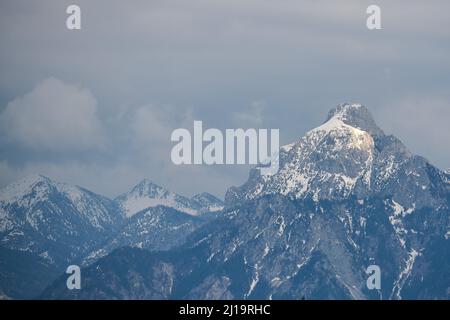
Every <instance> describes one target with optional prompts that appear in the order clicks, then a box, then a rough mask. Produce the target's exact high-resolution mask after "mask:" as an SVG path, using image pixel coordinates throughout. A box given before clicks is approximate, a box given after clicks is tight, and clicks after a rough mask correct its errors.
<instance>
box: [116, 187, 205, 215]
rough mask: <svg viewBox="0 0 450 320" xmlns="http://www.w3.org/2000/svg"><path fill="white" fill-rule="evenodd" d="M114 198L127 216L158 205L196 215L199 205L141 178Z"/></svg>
mask: <svg viewBox="0 0 450 320" xmlns="http://www.w3.org/2000/svg"><path fill="white" fill-rule="evenodd" d="M115 200H116V201H117V202H118V203H119V205H120V206H121V207H122V209H123V210H124V212H125V214H126V216H127V217H131V216H133V215H134V214H136V213H138V212H139V211H141V210H143V209H146V208H150V207H156V206H159V205H161V206H166V207H170V208H174V209H177V210H179V211H182V212H185V213H187V214H190V215H197V214H198V210H199V205H198V204H197V203H196V202H195V201H192V200H191V199H189V198H186V197H183V196H181V195H178V194H176V193H174V192H171V191H169V190H167V189H165V188H163V187H161V186H159V185H157V184H155V183H153V182H152V181H150V180H149V179H144V180H142V181H141V182H139V183H138V184H137V185H136V186H135V187H133V188H132V189H131V191H130V192H127V193H124V194H122V195H120V196H118V197H117V198H116V199H115Z"/></svg>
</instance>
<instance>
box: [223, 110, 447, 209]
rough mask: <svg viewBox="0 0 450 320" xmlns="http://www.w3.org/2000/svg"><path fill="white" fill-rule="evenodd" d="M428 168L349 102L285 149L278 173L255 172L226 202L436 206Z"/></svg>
mask: <svg viewBox="0 0 450 320" xmlns="http://www.w3.org/2000/svg"><path fill="white" fill-rule="evenodd" d="M429 168H430V165H429V163H428V162H427V161H426V160H425V159H424V158H422V157H418V156H414V155H412V154H411V153H410V152H409V151H408V149H407V148H406V147H405V146H404V145H403V144H402V143H401V142H400V141H399V140H398V139H396V138H395V137H393V136H391V135H385V134H384V133H383V131H382V130H381V129H380V128H379V127H378V126H377V124H376V123H375V121H374V120H373V118H372V116H371V115H370V112H369V111H368V109H367V108H366V107H364V106H363V105H361V104H347V103H346V104H340V105H338V106H337V107H335V108H333V109H332V110H331V111H330V112H329V114H328V117H327V120H326V121H325V122H324V123H323V124H322V125H320V126H319V127H317V128H315V129H312V130H310V131H309V132H307V133H306V134H305V135H304V136H303V137H302V138H301V139H300V140H298V141H297V142H295V143H292V144H289V145H286V146H284V147H282V148H281V150H280V169H279V171H278V173H276V174H275V175H273V176H262V175H260V174H259V171H258V170H253V171H252V172H251V174H250V178H249V180H248V181H247V182H246V183H245V184H244V185H242V186H241V187H238V188H236V187H233V188H230V189H229V190H228V192H227V195H226V197H225V199H226V203H227V204H228V203H235V202H236V201H242V200H250V199H254V198H257V197H260V196H263V195H268V194H281V195H289V196H291V197H293V198H296V199H300V198H306V197H309V198H312V199H313V200H314V201H316V202H317V201H319V200H339V199H345V198H347V197H348V196H349V195H351V194H352V195H354V196H356V197H357V198H359V199H362V198H364V197H366V196H368V195H369V194H372V193H382V194H385V195H386V196H392V195H394V198H395V201H396V202H397V203H400V204H401V205H402V206H404V207H405V208H412V207H414V206H416V207H419V204H420V205H423V206H425V205H432V200H431V199H432V198H433V193H431V192H430V191H429V190H431V188H432V185H431V183H430V180H429V178H428V177H429V172H428V170H429ZM436 175H437V176H438V175H439V174H437V173H436ZM442 176H443V175H442ZM399 181H404V182H403V183H399Z"/></svg>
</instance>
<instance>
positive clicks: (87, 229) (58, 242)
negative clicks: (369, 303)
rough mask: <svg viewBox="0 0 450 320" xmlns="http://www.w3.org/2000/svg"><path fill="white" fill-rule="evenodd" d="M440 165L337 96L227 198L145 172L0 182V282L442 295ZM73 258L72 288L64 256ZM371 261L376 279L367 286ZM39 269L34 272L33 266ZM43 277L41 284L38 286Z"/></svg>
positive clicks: (11, 288)
mask: <svg viewBox="0 0 450 320" xmlns="http://www.w3.org/2000/svg"><path fill="white" fill-rule="evenodd" d="M449 219H450V174H449V173H448V172H444V171H441V170H439V169H438V168H436V167H434V166H433V165H432V164H430V163H429V162H428V161H427V160H426V159H424V158H422V157H419V156H415V155H413V154H411V153H410V152H409V151H408V150H407V148H406V147H405V146H404V145H403V144H402V143H401V142H400V141H399V140H398V139H397V138H395V137H393V136H391V135H386V134H385V133H384V132H383V131H382V130H381V129H380V128H379V127H378V126H377V125H376V123H375V122H374V120H373V118H372V117H371V115H370V113H369V111H368V110H367V108H365V107H364V106H362V105H359V104H342V105H339V106H337V107H336V108H334V109H332V110H331V111H330V113H329V115H328V117H327V119H326V121H325V122H324V123H323V124H322V125H321V126H319V127H317V128H315V129H313V130H311V131H309V132H308V133H306V135H305V136H303V137H302V138H301V139H299V140H298V141H297V142H294V143H292V144H289V145H286V146H283V147H282V148H281V150H280V170H279V171H278V173H277V174H275V175H273V176H264V175H261V174H260V172H259V168H255V169H253V170H251V172H250V176H249V179H248V181H247V182H246V183H245V184H243V185H242V186H239V187H232V188H230V189H229V190H228V192H227V194H226V196H225V203H222V202H221V201H220V200H219V199H217V198H215V197H214V196H212V195H209V194H200V195H197V196H194V197H192V198H186V197H183V196H180V195H177V194H175V193H172V192H170V191H168V190H165V189H163V188H161V187H159V186H157V185H155V184H153V183H151V182H150V181H148V180H144V181H142V182H141V183H140V184H138V185H137V186H136V187H134V188H133V189H132V190H131V191H130V192H129V193H126V194H123V195H120V196H119V197H117V198H116V199H114V200H109V199H107V198H105V197H102V196H100V195H96V194H94V193H92V192H90V191H87V190H85V189H82V188H79V187H70V186H67V185H62V184H58V183H55V182H52V181H50V180H49V179H48V178H44V177H41V176H35V177H30V178H27V179H25V180H23V181H20V182H18V183H15V184H13V185H11V186H8V187H6V188H5V189H3V190H2V191H0V248H1V249H0V252H1V260H0V261H1V262H0V263H1V264H0V294H1V293H3V295H4V296H8V297H11V298H29V297H36V296H39V297H40V298H42V299H449V298H450V256H449V253H450V247H449V237H450V231H449V226H450V221H449ZM69 263H80V264H82V265H83V266H84V267H83V268H82V289H81V290H68V289H67V288H66V275H65V274H63V271H64V268H65V267H66V266H67V265H68V264H69ZM369 265H378V266H379V267H380V270H381V289H379V290H378V289H374V290H369V289H368V288H367V287H366V279H367V274H366V268H367V267H368V266H369ZM41 274H42V275H45V276H43V277H39V276H37V275H41ZM44 288H45V290H44Z"/></svg>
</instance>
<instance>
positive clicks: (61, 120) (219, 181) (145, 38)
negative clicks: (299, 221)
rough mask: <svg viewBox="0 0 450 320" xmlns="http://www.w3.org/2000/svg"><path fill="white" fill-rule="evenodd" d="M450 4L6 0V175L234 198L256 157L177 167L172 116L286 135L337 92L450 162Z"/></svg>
mask: <svg viewBox="0 0 450 320" xmlns="http://www.w3.org/2000/svg"><path fill="white" fill-rule="evenodd" d="M70 4H77V5H79V6H80V7H81V14H82V25H81V27H82V29H81V30H79V31H69V30H67V29H66V25H65V21H66V18H67V14H66V13H65V11H66V8H67V6H68V5H70ZM370 4H378V5H379V6H380V7H381V10H382V11H381V19H382V30H373V31H370V30H368V29H367V28H366V8H367V6H368V5H370ZM449 15H450V1H448V0H442V1H373V0H372V1H362V0H354V1H349V0H347V1H318V0H314V1H312V0H311V1H300V0H283V1H280V0H203V1H199V0H178V1H172V0H158V1H153V0H146V1H111V0H108V1H106V0H105V1H100V0H96V1H61V0H58V1H44V0H42V1H20V0H19V1H18V0H10V1H1V2H0V43H1V45H0V70H1V72H0V186H4V185H6V184H7V183H9V182H11V181H13V180H15V179H17V178H19V177H22V176H24V175H27V174H30V173H41V174H44V175H47V176H49V177H50V178H53V179H55V180H57V181H62V182H67V183H71V184H78V185H81V186H84V187H86V188H88V189H91V190H93V191H95V192H98V193H102V194H105V195H107V196H115V195H117V194H119V193H122V192H125V191H127V190H128V189H129V188H130V187H131V186H132V185H134V184H136V183H137V182H138V181H139V180H141V179H143V178H149V179H151V180H153V181H155V182H156V183H158V184H160V185H162V186H165V187H167V188H169V189H171V190H173V191H176V192H179V193H182V194H185V195H188V196H190V195H193V194H194V193H197V192H201V191H209V192H211V193H213V194H216V195H217V196H220V197H223V195H224V193H225V190H226V189H227V188H228V187H229V186H231V185H238V184H241V183H242V182H244V181H245V180H246V179H247V176H248V167H242V166H211V167H208V166H180V167H176V166H175V165H172V164H171V161H170V149H171V147H172V146H173V144H172V143H171V142H170V133H171V132H172V130H173V129H175V128H180V127H186V128H188V129H191V128H192V125H193V120H203V122H204V126H206V127H214V128H219V129H225V128H239V127H243V128H280V138H281V143H282V144H285V143H290V142H293V141H295V140H297V139H298V138H299V137H301V136H302V135H303V134H304V133H305V132H306V131H307V130H309V129H311V128H313V127H316V126H318V125H319V124H320V123H322V122H323V121H324V120H325V118H326V115H327V112H328V111H329V109H331V108H333V107H334V106H335V105H337V104H338V103H341V102H360V103H362V104H364V105H366V106H367V107H368V108H369V109H370V110H371V112H372V113H373V115H374V117H375V119H376V121H377V123H378V124H379V126H380V127H381V128H382V129H384V131H385V132H387V133H392V134H394V135H396V136H397V137H399V138H400V139H401V140H402V141H403V142H404V143H405V144H406V145H407V146H408V147H409V148H410V149H411V151H412V152H413V153H416V154H420V155H422V156H425V157H426V158H427V159H429V160H430V161H431V162H432V163H433V164H435V165H436V166H438V167H440V168H448V167H450V147H449V143H448V139H449V138H450V125H449V120H450V18H449Z"/></svg>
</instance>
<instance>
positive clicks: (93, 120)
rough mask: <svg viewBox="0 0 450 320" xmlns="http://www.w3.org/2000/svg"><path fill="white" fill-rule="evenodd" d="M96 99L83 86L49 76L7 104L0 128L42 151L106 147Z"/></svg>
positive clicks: (0, 119)
mask: <svg viewBox="0 0 450 320" xmlns="http://www.w3.org/2000/svg"><path fill="white" fill-rule="evenodd" d="M96 113H97V102H96V100H95V98H94V97H93V96H92V94H91V93H90V92H89V91H88V90H86V89H83V88H79V87H77V86H74V85H70V84H66V83H64V82H62V81H61V80H59V79H56V78H48V79H45V80H43V81H41V82H40V83H38V84H37V85H36V87H35V88H34V89H33V90H32V91H31V92H29V93H27V94H25V95H24V96H21V97H18V98H16V99H14V100H13V101H11V102H10V103H8V105H7V106H6V108H5V110H3V112H2V113H1V114H0V130H1V131H2V133H3V134H4V136H5V137H6V138H7V139H8V140H10V141H11V142H13V143H17V144H20V145H21V146H23V147H25V148H29V149H32V150H39V151H53V152H66V151H71V152H75V151H84V150H91V149H94V148H102V147H103V146H104V142H105V141H104V137H103V133H102V132H103V130H102V124H101V123H100V121H99V120H98V118H97V115H96Z"/></svg>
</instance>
